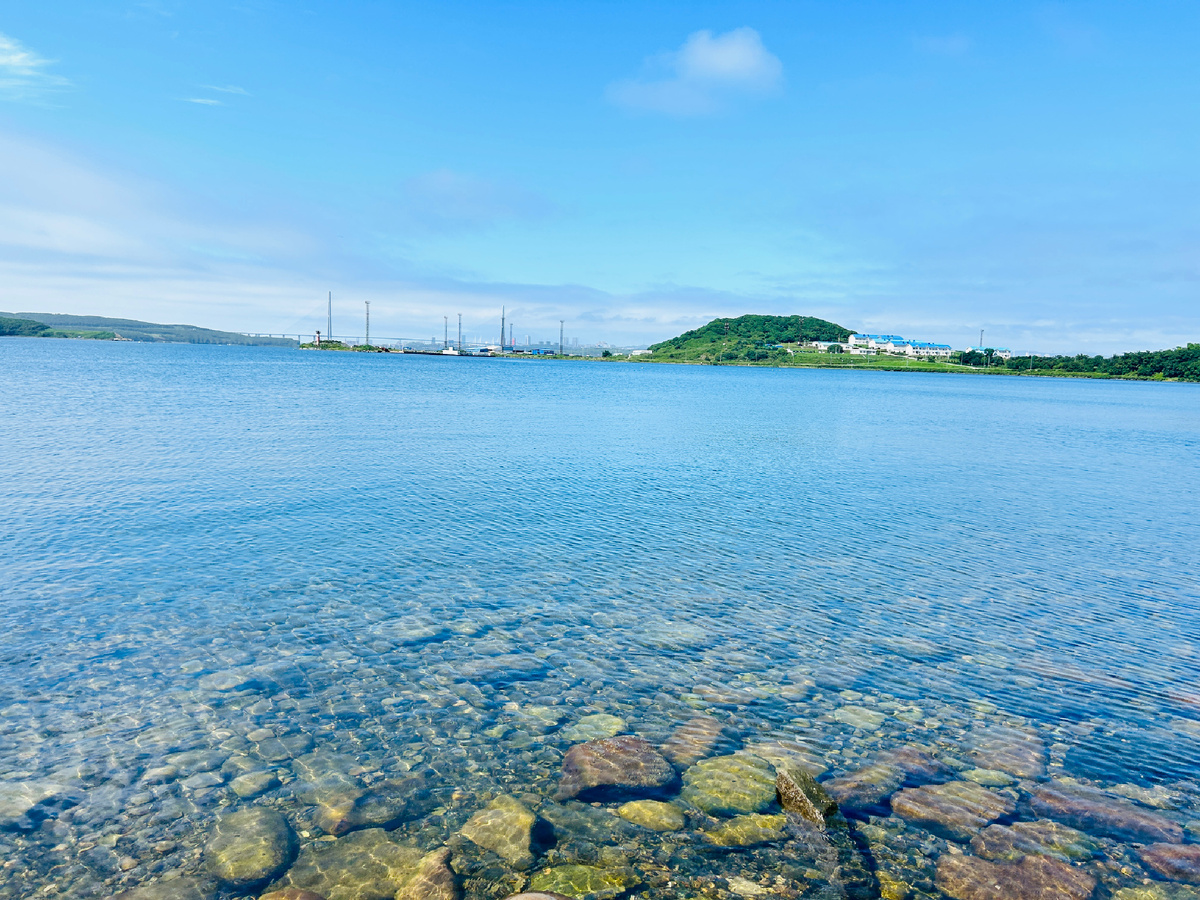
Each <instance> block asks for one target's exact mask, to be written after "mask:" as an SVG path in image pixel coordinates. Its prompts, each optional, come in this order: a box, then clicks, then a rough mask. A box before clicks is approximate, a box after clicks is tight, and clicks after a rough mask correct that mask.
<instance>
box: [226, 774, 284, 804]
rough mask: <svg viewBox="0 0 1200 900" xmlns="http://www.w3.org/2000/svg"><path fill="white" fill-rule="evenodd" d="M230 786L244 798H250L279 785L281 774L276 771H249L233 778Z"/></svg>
mask: <svg viewBox="0 0 1200 900" xmlns="http://www.w3.org/2000/svg"><path fill="white" fill-rule="evenodd" d="M229 787H230V789H231V790H232V791H233V792H234V793H235V794H237V795H238V796H239V797H241V798H242V799H244V800H249V799H251V798H253V797H257V796H259V795H260V794H265V793H266V792H267V791H273V790H274V789H275V788H277V787H279V776H277V775H276V774H275V773H274V772H247V773H246V774H245V775H239V776H238V777H237V778H235V779H233V781H231V782H230V783H229Z"/></svg>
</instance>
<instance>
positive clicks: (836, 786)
mask: <svg viewBox="0 0 1200 900" xmlns="http://www.w3.org/2000/svg"><path fill="white" fill-rule="evenodd" d="M902 784H904V771H903V770H902V769H900V768H899V767H898V766H892V765H885V764H883V763H872V764H871V765H869V766H864V767H863V768H861V769H857V770H855V771H853V772H849V773H847V774H846V775H842V776H840V777H838V778H834V779H832V780H830V781H827V782H825V789H826V790H827V791H829V794H830V796H831V797H833V799H834V800H836V801H837V804H838V807H839V808H840V809H841V810H842V811H843V812H844V813H846V814H847V815H857V816H866V815H869V814H880V815H883V814H886V813H887V807H886V800H887V798H888V797H890V796H891V795H892V794H893V793H895V792H896V791H897V790H898V789H899V788H900V786H901V785H902Z"/></svg>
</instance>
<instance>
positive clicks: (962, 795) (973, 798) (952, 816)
mask: <svg viewBox="0 0 1200 900" xmlns="http://www.w3.org/2000/svg"><path fill="white" fill-rule="evenodd" d="M1015 809H1016V803H1015V802H1014V801H1013V800H1012V799H1011V798H1009V797H1006V796H1004V795H1003V794H997V793H995V792H993V791H989V790H988V789H987V788H985V787H981V786H980V785H978V784H975V783H974V782H973V781H951V782H949V783H947V784H939V785H930V786H927V787H919V788H906V789H904V790H902V791H900V793H898V794H896V795H895V796H894V797H892V812H893V813H895V814H896V815H897V816H899V817H900V818H902V819H904V820H905V821H908V822H913V823H915V824H917V825H921V826H923V827H925V828H927V829H929V830H930V831H932V832H934V833H935V834H940V835H942V836H943V837H947V838H950V839H951V840H956V841H969V840H970V839H971V838H973V837H974V836H975V835H976V834H978V833H979V832H980V831H981V830H982V829H983V828H984V827H986V826H987V825H989V824H990V823H992V822H994V821H996V820H997V819H999V818H1001V817H1003V816H1009V815H1012V813H1013V811H1014V810H1015Z"/></svg>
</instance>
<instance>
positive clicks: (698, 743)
mask: <svg viewBox="0 0 1200 900" xmlns="http://www.w3.org/2000/svg"><path fill="white" fill-rule="evenodd" d="M735 749H737V746H736V742H735V741H734V739H733V736H732V735H730V734H729V733H728V732H727V731H726V730H725V726H724V725H723V724H721V723H720V722H718V721H717V720H716V719H714V718H713V717H712V716H695V717H694V718H691V719H688V721H686V722H684V723H683V724H682V725H680V726H679V727H678V728H676V729H675V730H674V731H673V732H672V733H671V736H670V737H669V738H667V741H666V743H664V744H663V745H662V752H663V756H665V757H666V758H667V759H669V760H670V761H671V762H673V763H675V765H677V766H679V767H681V768H687V767H688V766H691V765H695V764H696V763H697V762H699V761H700V760H702V759H704V758H705V757H706V756H714V755H717V754H721V753H730V752H732V751H733V750H735Z"/></svg>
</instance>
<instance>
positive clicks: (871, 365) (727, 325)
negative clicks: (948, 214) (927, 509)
mask: <svg viewBox="0 0 1200 900" xmlns="http://www.w3.org/2000/svg"><path fill="white" fill-rule="evenodd" d="M851 333H852V332H851V330H850V329H848V328H845V327H843V326H841V325H838V324H836V323H834V322H828V321H826V320H824V319H817V318H814V317H811V316H754V315H747V316H740V317H738V318H736V319H713V321H711V322H709V323H708V324H707V325H705V326H703V327H702V328H697V329H694V330H693V331H688V332H684V333H683V334H681V335H679V336H678V337H674V338H671V339H670V340H666V341H662V342H661V343H658V344H653V345H651V347H650V353H649V354H647V355H645V356H639V357H635V358H634V359H635V360H636V361H637V362H651V363H655V362H657V363H684V364H692V365H743V366H793V367H799V368H821V369H879V370H884V371H905V372H979V373H988V374H994V375H1039V376H1050V377H1077V378H1124V379H1130V380H1156V381H1163V380H1174V381H1200V344H1188V345H1187V346H1186V347H1176V348H1174V349H1171V350H1153V351H1151V350H1145V351H1138V352H1135V353H1122V354H1117V355H1114V356H1110V357H1104V356H1087V355H1086V354H1079V355H1076V356H1014V357H1012V358H1010V359H1007V360H1004V359H1001V358H1000V357H999V356H998V355H997V354H996V352H995V351H992V350H989V349H986V348H985V349H984V350H982V351H973V350H968V351H962V352H957V353H953V354H951V355H950V357H949V358H948V359H928V358H914V357H909V356H902V355H899V354H888V353H879V354H877V355H874V356H863V355H858V354H852V353H848V352H846V349H847V347H846V345H845V342H846V341H847V339H848V338H849V336H850V334H851ZM818 342H819V343H820V344H822V345H825V344H828V346H821V347H819V346H816V344H817V343H818Z"/></svg>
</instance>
